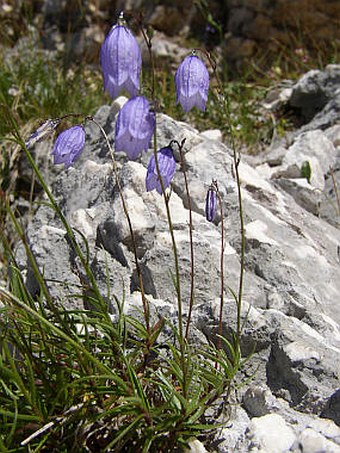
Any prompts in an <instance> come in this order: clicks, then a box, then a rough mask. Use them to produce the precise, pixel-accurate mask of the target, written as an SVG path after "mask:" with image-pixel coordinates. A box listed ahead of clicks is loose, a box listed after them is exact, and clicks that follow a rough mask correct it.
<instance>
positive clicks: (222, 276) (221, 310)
mask: <svg viewBox="0 0 340 453" xmlns="http://www.w3.org/2000/svg"><path fill="white" fill-rule="evenodd" d="M216 194H217V198H218V203H219V205H220V213H221V257H220V273H221V290H220V291H221V294H220V314H219V321H218V335H219V336H218V338H217V349H221V337H222V332H223V309H224V246H225V244H224V214H223V204H222V199H221V195H220V193H219V191H218V187H217V184H216Z"/></svg>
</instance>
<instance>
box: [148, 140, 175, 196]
mask: <svg viewBox="0 0 340 453" xmlns="http://www.w3.org/2000/svg"><path fill="white" fill-rule="evenodd" d="M157 162H158V168H159V173H160V176H161V178H162V181H163V186H164V189H166V188H167V187H169V186H170V183H171V180H172V178H173V177H174V174H175V171H176V161H175V158H174V153H173V151H172V149H171V147H170V146H166V147H165V148H161V149H160V150H159V151H157ZM153 189H156V190H157V192H158V193H159V194H161V195H162V186H161V183H160V179H159V175H158V172H157V166H156V161H155V156H154V155H153V156H152V157H151V159H150V162H149V166H148V171H147V174H146V190H147V192H150V191H151V190H153Z"/></svg>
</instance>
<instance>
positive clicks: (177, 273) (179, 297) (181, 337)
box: [140, 24, 187, 398]
mask: <svg viewBox="0 0 340 453" xmlns="http://www.w3.org/2000/svg"><path fill="white" fill-rule="evenodd" d="M140 30H141V32H142V34H143V38H144V40H145V43H146V45H147V48H148V52H149V57H150V63H151V71H152V80H151V95H152V100H153V104H154V105H155V103H156V102H155V82H156V79H155V73H156V71H155V61H154V57H153V52H152V40H151V38H150V37H149V36H147V34H146V33H145V30H144V28H143V26H142V24H140ZM153 138H154V140H153V154H154V158H155V166H156V171H157V175H158V178H159V182H160V185H161V189H162V194H163V199H164V203H165V209H166V215H167V222H168V226H169V231H170V236H171V243H172V251H173V255H174V265H175V290H176V295H177V310H178V333H179V347H180V352H181V368H182V373H183V396H184V398H186V396H187V364H186V360H185V338H184V335H183V311H182V294H181V280H180V270H179V260H178V251H177V244H176V239H175V233H174V228H173V224H172V217H171V211H170V205H169V202H170V197H169V196H168V195H167V193H166V191H165V187H164V183H163V178H162V176H161V172H160V168H159V163H158V157H157V121H156V122H155V129H154V135H153ZM169 146H171V143H170V145H169Z"/></svg>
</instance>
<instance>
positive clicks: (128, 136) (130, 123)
mask: <svg viewBox="0 0 340 453" xmlns="http://www.w3.org/2000/svg"><path fill="white" fill-rule="evenodd" d="M154 129H155V114H154V113H153V112H151V111H150V104H149V102H148V101H147V99H146V98H145V97H144V96H137V97H134V98H131V99H130V100H128V101H127V102H126V103H125V104H124V105H123V107H122V108H121V109H120V111H119V113H118V117H117V121H116V134H115V149H116V151H125V152H126V154H127V155H128V158H129V159H130V160H135V159H136V158H137V157H138V155H139V154H140V153H141V152H142V151H147V150H148V148H149V145H150V140H151V137H152V134H153V131H154Z"/></svg>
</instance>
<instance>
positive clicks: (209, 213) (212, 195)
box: [205, 180, 218, 222]
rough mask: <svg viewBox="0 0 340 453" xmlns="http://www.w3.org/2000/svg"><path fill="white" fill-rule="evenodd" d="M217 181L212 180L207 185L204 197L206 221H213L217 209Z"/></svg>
mask: <svg viewBox="0 0 340 453" xmlns="http://www.w3.org/2000/svg"><path fill="white" fill-rule="evenodd" d="M217 190H218V188H217V181H216V180H213V181H212V183H211V184H210V186H209V189H208V192H207V196H206V199H205V217H206V219H207V220H208V222H213V221H214V219H215V216H216V210H217Z"/></svg>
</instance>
